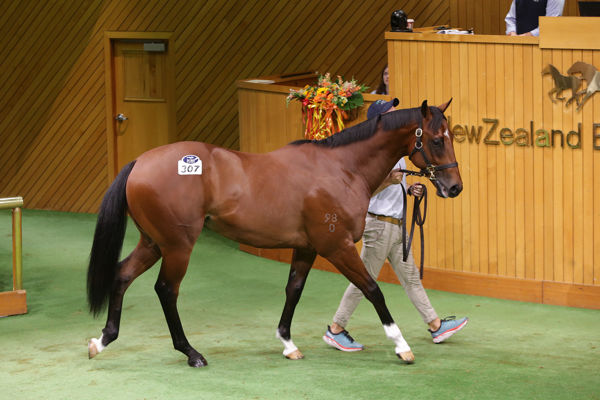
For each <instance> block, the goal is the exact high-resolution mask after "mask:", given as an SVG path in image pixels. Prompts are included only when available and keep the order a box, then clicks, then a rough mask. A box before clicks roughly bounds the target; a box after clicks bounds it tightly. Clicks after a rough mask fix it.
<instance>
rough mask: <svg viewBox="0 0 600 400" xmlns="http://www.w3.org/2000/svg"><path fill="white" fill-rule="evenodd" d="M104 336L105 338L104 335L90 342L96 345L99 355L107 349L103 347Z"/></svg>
mask: <svg viewBox="0 0 600 400" xmlns="http://www.w3.org/2000/svg"><path fill="white" fill-rule="evenodd" d="M102 336H104V335H100V337H99V338H98V339H96V338H92V339H90V342H92V343H93V344H94V346H96V350H98V353H100V352H101V351H102V350H104V349H105V346H103V345H102Z"/></svg>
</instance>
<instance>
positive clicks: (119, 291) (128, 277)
mask: <svg viewBox="0 0 600 400" xmlns="http://www.w3.org/2000/svg"><path fill="white" fill-rule="evenodd" d="M159 258H160V250H159V249H158V247H157V246H156V245H155V244H154V243H152V242H151V241H150V240H148V239H146V238H145V237H144V236H142V238H141V239H140V241H139V243H138V245H137V247H136V248H135V249H134V250H133V251H132V252H131V254H130V255H129V256H127V258H125V259H124V260H123V261H121V262H120V263H119V272H118V273H117V276H116V277H115V280H114V282H113V287H112V289H111V292H110V298H109V302H108V316H107V319H106V325H105V327H104V329H102V335H101V336H100V338H98V339H95V338H94V339H91V340H90V342H89V343H88V355H89V357H90V358H92V357H94V356H95V355H96V354H98V353H100V352H101V351H102V350H104V348H105V347H106V346H108V344H109V343H111V342H113V341H114V340H115V339H117V337H118V336H119V325H120V322H121V307H122V306H123V296H124V295H125V291H126V290H127V288H128V287H129V286H130V285H131V283H132V282H133V281H134V279H135V278H137V277H138V276H140V275H141V274H142V273H144V272H145V271H147V270H148V269H149V268H150V267H151V266H153V265H154V263H155V262H156V261H158V259H159Z"/></svg>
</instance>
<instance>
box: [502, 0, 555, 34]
mask: <svg viewBox="0 0 600 400" xmlns="http://www.w3.org/2000/svg"><path fill="white" fill-rule="evenodd" d="M564 6H565V0H513V2H512V4H511V5H510V9H509V10H508V14H506V18H505V19H504V21H505V22H506V34H507V35H508V36H517V35H520V36H539V35H540V28H539V17H543V16H546V17H560V16H561V15H562V13H563V8H564Z"/></svg>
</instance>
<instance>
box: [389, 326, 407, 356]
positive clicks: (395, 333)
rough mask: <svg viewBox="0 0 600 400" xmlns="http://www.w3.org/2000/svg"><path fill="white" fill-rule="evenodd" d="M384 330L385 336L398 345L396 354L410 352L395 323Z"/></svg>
mask: <svg viewBox="0 0 600 400" xmlns="http://www.w3.org/2000/svg"><path fill="white" fill-rule="evenodd" d="M383 329H384V330H385V335H386V336H387V337H388V338H390V339H392V340H393V341H394V343H396V354H400V353H406V352H407V351H410V347H409V346H408V343H406V340H404V337H402V332H400V328H398V325H396V324H395V323H394V324H391V325H383Z"/></svg>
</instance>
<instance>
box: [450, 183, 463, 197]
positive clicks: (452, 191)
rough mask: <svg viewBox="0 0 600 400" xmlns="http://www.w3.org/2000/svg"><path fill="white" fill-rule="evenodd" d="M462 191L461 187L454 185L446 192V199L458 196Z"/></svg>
mask: <svg viewBox="0 0 600 400" xmlns="http://www.w3.org/2000/svg"><path fill="white" fill-rule="evenodd" d="M462 190H463V187H462V185H454V186H452V187H451V188H450V190H449V191H448V197H456V196H458V195H459V194H460V192H462Z"/></svg>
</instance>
